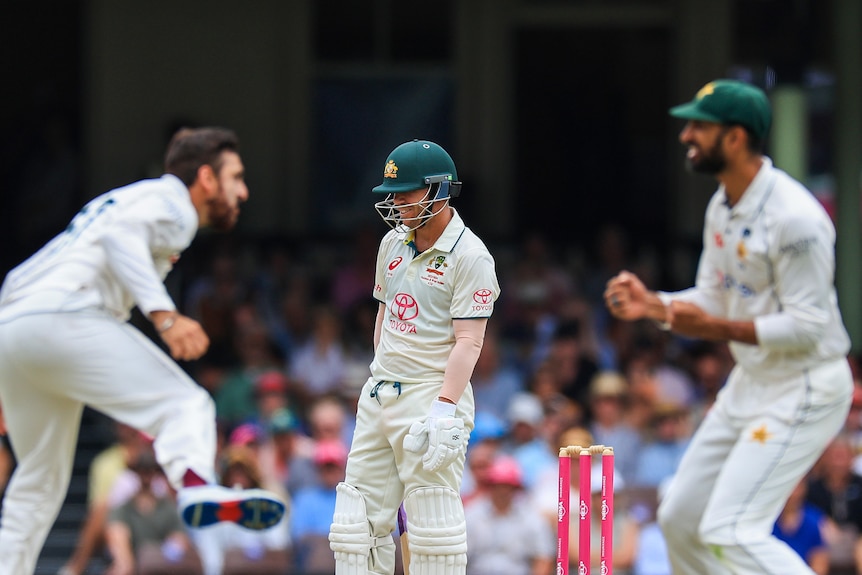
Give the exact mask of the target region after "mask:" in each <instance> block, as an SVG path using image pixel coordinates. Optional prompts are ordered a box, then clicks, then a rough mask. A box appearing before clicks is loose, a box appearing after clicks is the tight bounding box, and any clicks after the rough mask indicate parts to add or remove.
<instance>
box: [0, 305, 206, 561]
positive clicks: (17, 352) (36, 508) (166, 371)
mask: <svg viewBox="0 0 862 575" xmlns="http://www.w3.org/2000/svg"><path fill="white" fill-rule="evenodd" d="M0 403H2V406H3V415H4V416H5V419H6V425H7V428H8V433H9V439H10V441H11V444H12V449H13V451H14V453H15V456H16V457H17V460H18V466H17V468H16V470H15V472H14V473H13V475H12V478H11V480H10V482H9V485H8V488H7V491H6V495H5V497H4V500H3V509H2V521H0V575H28V574H32V573H33V571H34V570H35V566H36V560H37V559H38V556H39V553H40V551H41V549H42V546H43V544H44V542H45V538H46V537H47V535H48V531H49V530H50V528H51V526H52V525H53V523H54V520H55V519H56V517H57V514H58V513H59V510H60V506H61V505H62V503H63V500H64V498H65V496H66V492H67V490H68V486H69V479H70V477H71V473H72V464H73V459H74V455H75V447H76V444H77V437H78V427H79V424H80V420H81V413H82V411H83V408H84V406H85V405H87V406H90V407H92V408H93V409H95V410H97V411H100V412H102V413H104V414H106V415H108V416H110V417H112V418H113V419H115V420H116V421H119V422H122V423H125V424H127V425H130V426H132V427H134V428H137V429H139V430H141V431H143V432H145V433H147V434H149V435H151V436H153V437H155V443H154V444H153V447H154V449H155V452H156V458H157V459H158V461H159V463H160V464H161V465H162V467H163V469H164V470H165V473H166V475H167V477H168V480H169V481H170V482H171V484H172V485H173V486H174V487H175V488H179V487H180V486H181V483H182V477H183V475H184V474H185V472H186V471H187V470H188V469H192V470H193V471H194V472H195V473H197V474H198V475H199V476H200V477H201V478H203V479H205V480H207V481H213V480H214V479H215V477H214V475H215V474H214V464H215V450H216V432H215V407H214V404H213V402H212V399H211V398H210V396H209V394H208V393H207V392H206V391H205V390H204V389H203V388H201V387H200V386H198V385H197V384H196V383H195V382H194V381H193V380H192V379H191V378H189V376H188V375H186V374H185V372H183V370H182V369H181V368H180V367H179V366H178V365H177V364H176V363H175V362H174V361H173V360H172V359H171V358H170V357H169V356H168V355H167V354H165V353H164V352H163V351H162V350H161V349H159V347H158V346H156V345H155V344H153V342H152V341H150V340H149V339H148V338H147V337H146V336H144V335H143V334H142V333H141V332H139V331H138V330H137V329H135V328H134V327H132V326H131V325H130V324H128V323H121V322H118V321H117V320H116V319H114V318H113V317H111V316H110V315H109V314H107V313H106V312H103V311H101V310H87V311H80V312H70V313H43V314H35V315H29V316H22V317H19V318H16V319H13V320H10V321H7V322H4V323H0Z"/></svg>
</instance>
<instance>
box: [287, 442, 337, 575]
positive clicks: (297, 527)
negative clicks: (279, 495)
mask: <svg viewBox="0 0 862 575" xmlns="http://www.w3.org/2000/svg"><path fill="white" fill-rule="evenodd" d="M314 464H315V466H316V467H317V473H318V477H319V479H320V480H319V482H318V484H316V485H310V486H307V487H304V488H301V489H299V490H298V491H297V492H296V494H295V496H294V498H293V512H292V513H291V517H290V533H291V538H292V540H293V542H294V546H295V549H296V567H297V569H298V571H299V572H301V573H326V572H329V573H332V572H334V571H335V558H334V556H333V555H332V551H331V550H330V549H329V528H330V524H331V523H332V516H333V513H335V494H336V492H335V487H336V485H338V483H339V482H341V481H344V470H345V467H346V465H347V446H345V445H344V443H342V442H341V441H339V440H337V439H326V440H322V441H318V442H317V444H316V446H315V452H314Z"/></svg>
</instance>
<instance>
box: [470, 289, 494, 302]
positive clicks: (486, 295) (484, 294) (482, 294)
mask: <svg viewBox="0 0 862 575" xmlns="http://www.w3.org/2000/svg"><path fill="white" fill-rule="evenodd" d="M473 301H474V302H476V303H480V304H489V303H491V290H489V289H477V290H476V291H474V292H473Z"/></svg>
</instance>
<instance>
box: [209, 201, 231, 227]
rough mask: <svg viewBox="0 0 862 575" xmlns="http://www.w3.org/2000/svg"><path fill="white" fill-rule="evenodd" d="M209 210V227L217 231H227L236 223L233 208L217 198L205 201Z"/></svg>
mask: <svg viewBox="0 0 862 575" xmlns="http://www.w3.org/2000/svg"><path fill="white" fill-rule="evenodd" d="M207 208H208V210H209V221H210V227H211V228H212V229H214V230H216V231H218V232H227V231H230V230H232V229H233V228H234V226H235V225H236V217H235V215H234V213H233V210H231V209H230V208H228V206H227V205H226V204H225V203H223V202H221V201H220V200H219V199H218V198H216V199H212V200H210V201H208V202H207Z"/></svg>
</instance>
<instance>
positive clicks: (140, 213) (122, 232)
mask: <svg viewBox="0 0 862 575" xmlns="http://www.w3.org/2000/svg"><path fill="white" fill-rule="evenodd" d="M171 208H172V206H171V203H170V201H168V200H167V199H165V198H162V197H159V196H156V195H153V196H152V197H151V198H148V199H147V200H145V201H142V202H138V203H137V204H136V205H135V206H133V209H134V212H133V215H131V216H126V217H123V218H122V219H118V220H117V221H115V222H114V223H113V225H111V226H110V227H109V228H108V229H107V230H106V231H105V232H103V233H102V235H101V237H100V243H101V245H102V247H103V248H104V250H105V255H106V258H107V262H108V266H109V267H110V268H111V271H112V272H113V274H114V276H115V277H116V278H117V280H118V281H119V282H120V283H121V284H122V286H123V287H124V288H125V289H126V290H127V291H128V292H129V293H130V294H132V298H133V299H134V300H135V303H136V304H137V306H138V308H139V309H140V310H141V312H142V313H144V314H145V315H147V314H149V313H150V312H152V311H154V310H167V311H173V310H175V309H176V305H175V304H174V302H173V300H172V299H171V297H170V295H169V294H168V290H167V289H166V288H165V285H164V282H163V279H164V278H163V277H162V276H161V275H160V274H159V270H158V268H157V266H156V262H155V260H154V254H161V255H165V254H174V253H176V254H178V253H180V252H181V251H182V250H184V249H185V248H186V247H188V244H189V243H190V242H191V239H192V237H193V236H194V230H193V227H192V226H191V225H190V224H189V222H186V221H182V215H181V212H179V211H178V210H176V209H171Z"/></svg>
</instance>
